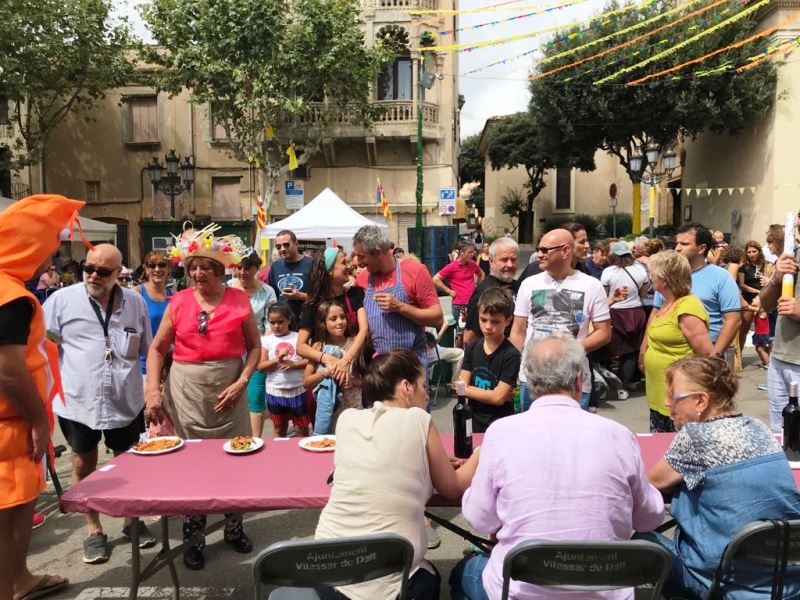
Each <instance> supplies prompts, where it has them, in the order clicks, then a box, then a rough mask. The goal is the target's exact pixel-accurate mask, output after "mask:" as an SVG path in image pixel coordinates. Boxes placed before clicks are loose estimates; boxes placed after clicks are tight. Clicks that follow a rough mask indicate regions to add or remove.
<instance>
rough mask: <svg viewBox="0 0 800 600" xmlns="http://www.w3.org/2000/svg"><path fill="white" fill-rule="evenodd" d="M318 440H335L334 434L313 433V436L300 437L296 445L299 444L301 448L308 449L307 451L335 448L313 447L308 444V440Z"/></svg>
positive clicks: (328, 450) (326, 450)
mask: <svg viewBox="0 0 800 600" xmlns="http://www.w3.org/2000/svg"><path fill="white" fill-rule="evenodd" d="M319 440H333V441H336V436H335V435H315V436H313V437H308V438H303V439H301V440H300V441H299V442H298V443H297V445H298V446H300V447H301V448H302V449H303V450H308V451H309V452H333V451H334V450H336V447H335V446H334V447H333V448H313V447H311V446H309V445H308V444H309V443H310V442H318V441H319Z"/></svg>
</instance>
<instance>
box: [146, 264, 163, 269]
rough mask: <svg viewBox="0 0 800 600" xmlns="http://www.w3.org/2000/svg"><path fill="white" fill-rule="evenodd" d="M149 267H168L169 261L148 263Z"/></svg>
mask: <svg viewBox="0 0 800 600" xmlns="http://www.w3.org/2000/svg"><path fill="white" fill-rule="evenodd" d="M147 268H148V269H155V268H159V269H166V268H167V263H165V262H157V263H147Z"/></svg>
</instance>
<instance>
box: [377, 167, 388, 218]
mask: <svg viewBox="0 0 800 600" xmlns="http://www.w3.org/2000/svg"><path fill="white" fill-rule="evenodd" d="M377 180H378V190H377V194H376V197H375V201H376V202H377V203H378V204H380V205H381V210H382V211H383V218H384V219H386V220H387V221H391V220H392V211H391V210H389V202H388V201H387V200H386V195H385V194H384V193H383V186H382V185H381V178H380V177H377Z"/></svg>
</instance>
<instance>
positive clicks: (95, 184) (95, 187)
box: [86, 181, 100, 204]
mask: <svg viewBox="0 0 800 600" xmlns="http://www.w3.org/2000/svg"><path fill="white" fill-rule="evenodd" d="M86 202H88V203H90V204H91V203H92V202H100V182H99V181H87V182H86Z"/></svg>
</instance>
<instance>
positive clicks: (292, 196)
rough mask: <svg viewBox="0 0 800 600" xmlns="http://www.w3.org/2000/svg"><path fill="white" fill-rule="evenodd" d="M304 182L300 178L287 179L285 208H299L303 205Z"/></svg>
mask: <svg viewBox="0 0 800 600" xmlns="http://www.w3.org/2000/svg"><path fill="white" fill-rule="evenodd" d="M304 185H305V183H304V182H303V181H302V180H301V179H289V180H288V181H287V182H286V185H285V187H284V191H285V192H286V209H287V210H300V209H301V208H303V206H305V204H306V202H305V188H304Z"/></svg>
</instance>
